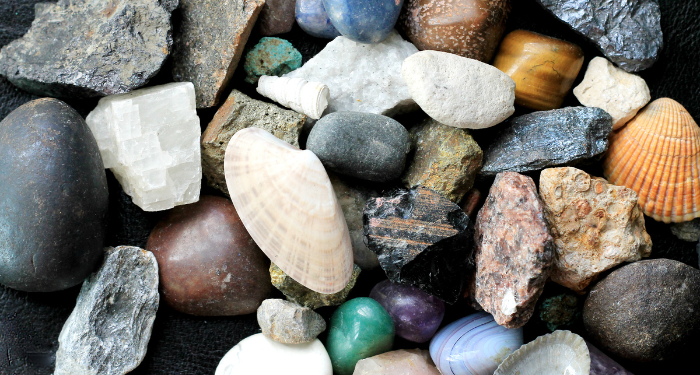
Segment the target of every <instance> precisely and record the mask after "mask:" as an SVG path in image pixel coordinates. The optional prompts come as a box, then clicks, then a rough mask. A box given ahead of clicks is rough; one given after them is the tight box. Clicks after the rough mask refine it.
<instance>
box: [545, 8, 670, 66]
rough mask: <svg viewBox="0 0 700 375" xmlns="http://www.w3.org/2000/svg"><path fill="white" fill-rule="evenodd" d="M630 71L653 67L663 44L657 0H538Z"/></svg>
mask: <svg viewBox="0 0 700 375" xmlns="http://www.w3.org/2000/svg"><path fill="white" fill-rule="evenodd" d="M537 2H539V3H540V5H542V6H543V7H544V8H545V9H547V10H549V11H550V12H551V13H553V14H554V15H555V16H556V17H557V18H559V19H560V20H562V21H564V22H565V23H567V24H568V25H569V26H571V28H573V29H574V30H575V31H577V32H578V33H580V34H582V35H583V36H585V37H587V38H588V39H590V40H592V41H593V42H594V43H596V44H597V45H598V48H599V49H600V51H601V52H603V54H605V56H607V57H608V58H609V59H610V60H611V61H612V62H614V63H615V64H617V65H618V66H619V67H620V68H622V69H624V70H626V71H628V72H637V71H640V70H644V69H647V68H649V67H651V66H652V65H653V64H654V63H655V62H656V60H657V59H658V57H659V53H660V52H661V48H662V47H663V33H662V32H661V12H660V11H659V3H658V1H657V0H537Z"/></svg>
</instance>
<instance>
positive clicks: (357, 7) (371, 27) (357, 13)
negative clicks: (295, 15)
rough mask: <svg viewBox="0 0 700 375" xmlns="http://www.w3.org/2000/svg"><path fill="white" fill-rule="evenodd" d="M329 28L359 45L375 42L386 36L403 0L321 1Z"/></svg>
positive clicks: (396, 17)
mask: <svg viewBox="0 0 700 375" xmlns="http://www.w3.org/2000/svg"><path fill="white" fill-rule="evenodd" d="M323 5H324V6H325V8H326V11H327V12H328V17H329V18H330V20H331V22H332V23H333V26H335V28H336V29H338V31H340V33H341V34H343V36H344V37H346V38H348V39H350V40H354V41H356V42H360V43H366V44H372V43H379V42H381V41H383V40H384V39H386V38H387V37H388V36H389V33H390V32H391V30H393V29H394V25H395V24H396V20H397V19H398V18H399V13H400V12H401V7H402V6H403V0H323Z"/></svg>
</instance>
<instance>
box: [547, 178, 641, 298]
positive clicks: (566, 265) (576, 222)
mask: <svg viewBox="0 0 700 375" xmlns="http://www.w3.org/2000/svg"><path fill="white" fill-rule="evenodd" d="M540 195H541V197H542V201H543V203H544V208H545V217H546V218H547V221H548V222H549V225H550V229H551V232H552V233H551V234H552V237H553V238H554V244H555V251H556V254H555V260H554V267H553V268H552V271H551V275H550V276H551V278H552V280H553V281H554V282H556V283H558V284H561V285H563V286H565V287H567V288H570V289H572V290H574V291H576V292H583V291H584V290H585V289H586V287H588V285H589V284H590V283H591V282H593V281H594V280H595V279H596V278H597V277H598V275H599V274H600V273H601V272H603V271H606V270H608V269H610V268H612V267H614V266H616V265H618V264H620V263H622V262H634V261H638V260H640V259H641V258H642V257H648V256H649V255H650V254H651V238H650V237H649V234H647V232H646V229H645V225H644V216H643V215H642V210H641V209H640V208H639V205H638V204H637V193H635V192H634V191H633V190H632V189H628V188H626V187H623V186H615V185H612V184H609V183H608V182H607V181H606V180H605V179H603V178H600V177H591V176H589V175H588V174H587V173H586V172H584V171H582V170H579V169H576V168H571V167H566V168H549V169H545V170H543V171H542V173H541V174H540Z"/></svg>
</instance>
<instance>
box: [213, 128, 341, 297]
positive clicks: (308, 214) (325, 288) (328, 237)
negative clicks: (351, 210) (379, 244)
mask: <svg viewBox="0 0 700 375" xmlns="http://www.w3.org/2000/svg"><path fill="white" fill-rule="evenodd" d="M224 172H225V175H226V184H227V185H228V190H229V194H230V195H231V200H232V201H233V205H234V206H235V207H236V211H237V212H238V215H239V216H240V218H241V221H242V222H243V225H245V227H246V229H247V230H248V233H250V236H251V237H253V239H254V240H255V242H256V243H257V244H258V246H259V247H260V249H262V251H263V252H264V253H265V254H266V255H267V256H268V257H269V258H270V259H271V260H272V262H273V263H275V264H276V265H277V266H279V268H281V269H282V270H283V271H284V272H285V273H286V274H287V275H289V276H290V277H292V278H293V279H294V280H296V281H298V282H299V283H301V284H302V285H304V286H306V287H307V288H309V289H311V290H314V291H316V292H319V293H324V294H331V293H336V292H338V291H340V290H342V289H343V288H344V287H345V285H346V284H347V283H348V282H349V281H350V276H351V275H352V268H353V256H352V245H351V242H350V234H349V232H348V226H347V224H346V223H345V218H344V216H343V211H342V209H341V208H340V204H339V203H338V201H337V199H336V196H335V192H334V191H333V186H332V185H331V182H330V179H329V178H328V174H326V170H325V169H324V168H323V165H322V164H321V161H320V160H319V159H318V157H316V155H314V153H313V152H311V151H308V150H303V151H302V150H299V149H298V148H296V147H294V146H292V145H290V144H288V143H286V142H284V141H282V140H280V139H278V138H276V137H275V136H274V135H272V134H270V133H268V132H266V131H265V130H262V129H256V128H248V129H243V130H240V131H239V132H237V133H236V134H235V135H234V136H233V137H232V138H231V141H230V142H229V144H228V147H227V148H226V156H225V159H224Z"/></svg>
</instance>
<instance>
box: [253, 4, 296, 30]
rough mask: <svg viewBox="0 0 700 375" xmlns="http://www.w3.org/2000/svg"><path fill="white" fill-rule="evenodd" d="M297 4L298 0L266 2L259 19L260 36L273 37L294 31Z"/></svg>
mask: <svg viewBox="0 0 700 375" xmlns="http://www.w3.org/2000/svg"><path fill="white" fill-rule="evenodd" d="M296 3H297V2H296V0H265V5H264V6H263V8H262V11H260V16H259V17H258V31H259V32H260V35H262V36H271V35H277V34H284V33H288V32H290V31H292V26H294V8H295V6H296Z"/></svg>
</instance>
